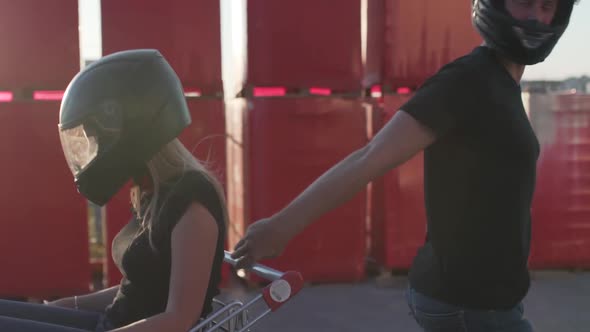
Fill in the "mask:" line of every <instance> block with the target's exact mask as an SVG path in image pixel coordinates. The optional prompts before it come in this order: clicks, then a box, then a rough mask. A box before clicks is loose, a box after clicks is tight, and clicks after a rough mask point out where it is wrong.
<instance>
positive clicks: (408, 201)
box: [371, 95, 426, 269]
mask: <svg viewBox="0 0 590 332" xmlns="http://www.w3.org/2000/svg"><path fill="white" fill-rule="evenodd" d="M410 97H411V95H386V96H385V98H384V102H385V111H384V114H383V116H381V117H380V119H382V121H383V122H382V123H381V124H377V125H376V129H381V128H382V127H383V126H384V125H385V124H386V123H387V122H388V121H389V120H390V119H391V118H392V117H393V116H394V115H395V114H396V113H397V111H398V110H399V107H400V106H402V104H404V103H405V102H406V101H407V100H408V99H409V98H410ZM378 119H379V117H378ZM373 188H375V190H374V192H373V198H372V203H371V204H372V205H373V206H372V210H373V211H372V212H371V217H372V229H371V239H372V246H371V256H372V257H373V258H374V259H375V260H376V262H377V264H379V265H380V266H384V267H386V268H390V269H408V268H409V267H410V266H411V263H412V260H413V259H414V256H415V255H416V252H417V250H418V248H420V247H421V246H422V245H423V244H424V240H425V237H426V212H425V211H426V210H425V206H424V165H423V153H422V152H420V153H419V154H418V155H416V156H415V157H413V158H412V159H410V160H408V161H407V162H405V163H404V164H402V165H400V166H398V167H397V168H395V169H393V170H391V171H390V172H388V173H387V174H385V175H384V177H383V178H381V179H379V180H377V181H375V182H374V184H373Z"/></svg>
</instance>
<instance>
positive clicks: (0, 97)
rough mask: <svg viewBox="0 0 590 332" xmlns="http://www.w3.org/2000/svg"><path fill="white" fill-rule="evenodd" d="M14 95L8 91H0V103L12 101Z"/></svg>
mask: <svg viewBox="0 0 590 332" xmlns="http://www.w3.org/2000/svg"><path fill="white" fill-rule="evenodd" d="M13 98H14V96H13V95H12V92H10V91H0V103H9V102H11V101H12V99H13Z"/></svg>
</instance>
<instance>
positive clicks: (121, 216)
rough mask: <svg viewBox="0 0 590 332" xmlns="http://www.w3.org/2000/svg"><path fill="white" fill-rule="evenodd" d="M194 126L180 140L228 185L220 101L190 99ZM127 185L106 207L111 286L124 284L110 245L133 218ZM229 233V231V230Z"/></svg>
mask: <svg viewBox="0 0 590 332" xmlns="http://www.w3.org/2000/svg"><path fill="white" fill-rule="evenodd" d="M188 106H189V108H190V112H191V118H192V123H191V125H190V126H189V127H188V128H186V129H185V130H184V131H183V132H182V134H181V135H180V140H181V141H182V142H183V143H184V145H185V146H186V147H187V149H189V150H191V151H192V152H193V154H194V155H195V156H196V157H197V158H199V160H201V161H203V162H205V165H206V166H208V167H209V169H210V170H211V171H212V172H213V173H214V174H215V175H216V176H217V177H218V178H219V180H220V181H221V182H222V184H224V183H225V172H226V171H225V117H224V109H223V100H221V99H206V98H203V99H188ZM129 188H130V185H129V184H128V185H127V186H125V188H124V189H122V190H121V191H120V192H119V193H118V194H117V195H116V196H115V197H113V199H112V200H111V201H110V202H109V203H108V204H107V206H106V228H107V232H106V233H107V242H106V248H107V262H108V263H107V270H108V284H109V286H113V285H117V284H118V283H119V282H120V281H121V273H120V272H119V269H118V268H117V266H116V265H115V263H114V262H113V259H112V254H111V243H112V241H113V239H114V237H115V236H116V235H117V233H119V231H120V230H121V228H122V227H123V226H125V225H126V224H127V223H128V222H129V220H130V218H131V201H130V197H129ZM228 232H229V229H228Z"/></svg>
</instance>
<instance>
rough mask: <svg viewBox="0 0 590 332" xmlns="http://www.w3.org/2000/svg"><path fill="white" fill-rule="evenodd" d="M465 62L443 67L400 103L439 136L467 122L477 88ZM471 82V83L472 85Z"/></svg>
mask: <svg viewBox="0 0 590 332" xmlns="http://www.w3.org/2000/svg"><path fill="white" fill-rule="evenodd" d="M471 76H472V75H470V71H469V70H468V69H467V68H465V67H464V66H459V65H454V66H448V67H445V68H443V69H441V70H440V71H439V72H438V73H436V74H435V75H434V76H432V77H430V78H429V79H428V80H426V82H425V83H424V84H423V85H422V86H421V87H420V88H419V89H418V90H417V91H416V93H415V94H414V96H413V97H412V98H411V99H410V100H408V101H407V102H406V103H405V104H403V105H402V106H401V107H400V110H402V111H404V112H406V113H408V114H410V115H411V116H412V117H413V118H414V119H416V120H417V121H418V122H420V123H421V124H423V125H425V126H426V127H428V128H430V129H431V130H432V131H434V133H435V135H436V136H437V137H440V136H444V135H445V134H447V133H448V132H449V131H451V130H453V129H455V128H456V127H458V126H461V125H463V124H464V123H465V120H466V115H467V112H468V111H469V110H468V108H469V107H468V106H467V101H468V99H469V98H473V96H470V95H469V93H470V91H473V90H474V88H473V86H472V85H473V84H474V81H473V79H470V77H471ZM470 85H471V87H470Z"/></svg>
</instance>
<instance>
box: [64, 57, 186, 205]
mask: <svg viewBox="0 0 590 332" xmlns="http://www.w3.org/2000/svg"><path fill="white" fill-rule="evenodd" d="M190 122H191V119H190V114H189V110H188V106H187V104H186V100H185V97H184V91H183V88H182V85H181V83H180V80H179V79H178V76H177V75H176V73H175V72H174V70H173V69H172V67H171V66H170V65H169V63H168V62H167V61H166V59H164V57H163V56H162V55H161V54H160V53H159V52H158V51H157V50H150V49H144V50H129V51H122V52H117V53H114V54H111V55H108V56H105V57H103V58H101V59H99V60H98V61H96V62H95V63H93V64H91V65H89V66H88V67H86V68H85V69H84V70H82V71H81V72H80V73H78V74H77V75H76V76H75V77H74V79H73V80H72V81H71V82H70V84H69V85H68V87H67V89H66V91H65V94H64V97H63V100H62V103H61V108H60V114H59V133H60V139H61V143H62V148H63V151H64V154H65V157H66V161H67V163H68V165H69V167H70V169H71V171H72V173H73V175H74V179H75V183H76V186H77V188H78V191H79V192H80V193H81V194H82V195H84V196H85V197H86V198H87V199H88V200H90V201H92V202H93V203H95V204H97V205H101V206H102V205H104V204H105V203H107V202H108V201H109V199H110V198H111V197H112V196H113V195H114V194H116V193H117V191H119V189H120V188H121V187H122V186H123V185H124V184H125V183H126V182H127V181H128V180H129V179H131V178H132V177H134V176H138V175H140V174H141V173H142V172H144V171H145V165H146V162H147V161H149V160H150V159H151V158H152V156H153V155H154V154H155V153H156V152H158V151H159V150H160V149H161V148H162V147H163V146H164V145H165V144H166V143H168V142H170V141H171V140H173V139H174V138H176V137H177V136H178V135H179V134H180V132H181V131H182V130H183V129H184V128H185V127H187V126H188V125H189V124H190Z"/></svg>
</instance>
